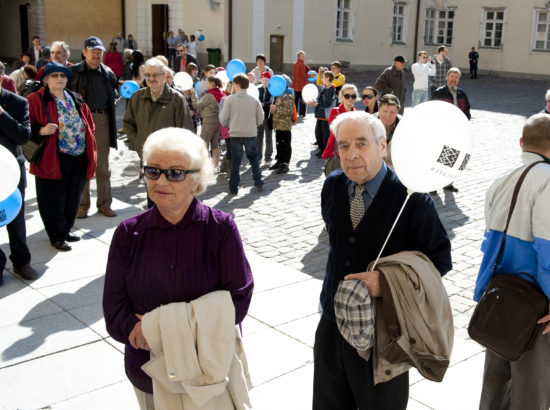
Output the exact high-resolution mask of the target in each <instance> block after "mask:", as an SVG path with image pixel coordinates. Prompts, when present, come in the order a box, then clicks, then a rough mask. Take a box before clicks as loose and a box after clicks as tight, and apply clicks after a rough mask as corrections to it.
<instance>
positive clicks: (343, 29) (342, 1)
mask: <svg viewBox="0 0 550 410" xmlns="http://www.w3.org/2000/svg"><path fill="white" fill-rule="evenodd" d="M353 3H354V0H337V2H336V41H344V42H345V41H353V35H354V33H355V21H354V12H353V8H354V4H353Z"/></svg>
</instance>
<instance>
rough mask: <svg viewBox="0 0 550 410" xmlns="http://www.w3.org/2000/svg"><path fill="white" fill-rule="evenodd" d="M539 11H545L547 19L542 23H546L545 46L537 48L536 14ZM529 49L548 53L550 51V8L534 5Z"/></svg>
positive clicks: (537, 22)
mask: <svg viewBox="0 0 550 410" xmlns="http://www.w3.org/2000/svg"><path fill="white" fill-rule="evenodd" d="M540 13H546V14H547V17H546V18H547V20H546V22H545V23H544V24H546V33H545V34H546V40H545V41H546V48H537V41H540V40H537V34H538V33H539V31H538V26H539V24H541V23H540V21H539V19H538V16H539V14H540ZM531 51H534V52H542V53H548V52H550V9H548V8H541V7H535V8H534V9H533V24H532V30H531Z"/></svg>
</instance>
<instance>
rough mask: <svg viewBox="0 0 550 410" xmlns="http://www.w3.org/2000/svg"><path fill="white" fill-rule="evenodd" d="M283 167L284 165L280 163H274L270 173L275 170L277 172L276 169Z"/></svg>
mask: <svg viewBox="0 0 550 410" xmlns="http://www.w3.org/2000/svg"><path fill="white" fill-rule="evenodd" d="M282 166H283V164H281V163H280V162H276V163H274V164H273V165H271V166H270V167H269V168H268V169H269V170H270V171H273V170H275V169H279V168H281V167H282Z"/></svg>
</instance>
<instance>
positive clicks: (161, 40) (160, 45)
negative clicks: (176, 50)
mask: <svg viewBox="0 0 550 410" xmlns="http://www.w3.org/2000/svg"><path fill="white" fill-rule="evenodd" d="M152 20H153V21H152V23H153V24H152V31H153V55H154V56H155V55H158V54H162V55H165V56H166V55H168V46H167V44H166V37H167V36H168V4H153V5H152Z"/></svg>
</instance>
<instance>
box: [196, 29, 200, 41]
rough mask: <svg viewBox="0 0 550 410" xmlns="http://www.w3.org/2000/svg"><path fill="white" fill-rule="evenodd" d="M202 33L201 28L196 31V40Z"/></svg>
mask: <svg viewBox="0 0 550 410" xmlns="http://www.w3.org/2000/svg"><path fill="white" fill-rule="evenodd" d="M201 34H202V31H200V30H197V31H195V40H198V39H199V37H200V36H201Z"/></svg>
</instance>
